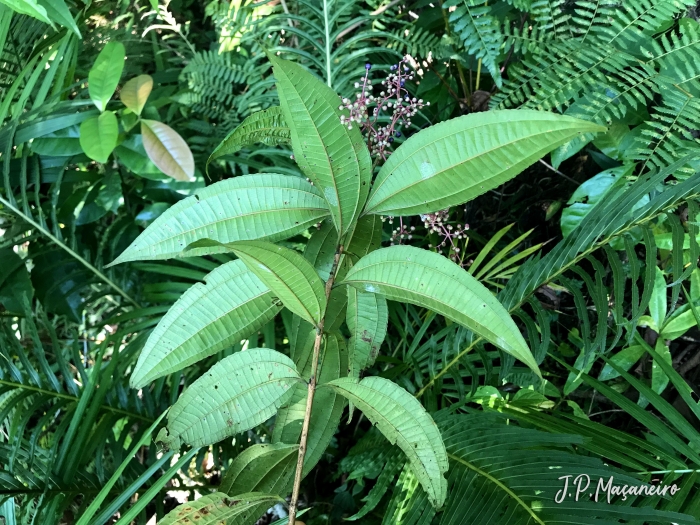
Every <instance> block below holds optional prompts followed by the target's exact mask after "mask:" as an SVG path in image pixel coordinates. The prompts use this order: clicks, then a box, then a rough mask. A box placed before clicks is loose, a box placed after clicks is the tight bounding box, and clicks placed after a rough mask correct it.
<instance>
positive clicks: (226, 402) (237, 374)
mask: <svg viewBox="0 0 700 525" xmlns="http://www.w3.org/2000/svg"><path fill="white" fill-rule="evenodd" d="M297 381H301V377H299V374H298V372H297V370H296V367H295V366H294V363H293V362H292V360H291V359H289V358H288V357H287V356H285V355H284V354H281V353H280V352H277V351H275V350H270V349H268V348H252V349H250V350H245V351H241V352H237V353H235V354H233V355H231V356H229V357H226V358H224V359H222V360H221V361H219V362H218V363H216V364H215V365H214V366H212V367H211V368H210V369H209V371H208V372H205V373H204V375H203V376H202V377H200V378H199V379H197V381H195V382H194V383H192V385H190V387H189V388H188V389H187V390H185V393H184V394H182V395H181V396H180V398H179V399H178V400H177V403H175V404H174V405H173V407H172V408H171V409H170V412H169V413H168V426H167V430H166V429H162V430H161V432H160V433H159V434H158V438H157V440H158V441H162V442H163V443H164V444H165V445H166V446H167V447H168V448H170V449H173V450H179V449H180V444H181V442H183V441H184V442H185V443H186V444H188V445H190V446H192V447H199V446H202V445H210V444H212V443H216V442H217V441H221V440H222V439H224V438H226V437H228V436H233V435H235V434H238V433H239V432H243V431H245V430H249V429H251V428H253V427H255V426H257V425H259V424H260V423H264V422H265V421H267V420H268V419H269V418H271V417H272V416H273V415H275V413H276V412H277V409H278V408H279V407H280V406H282V405H283V404H284V403H286V402H287V401H288V400H289V398H290V397H291V395H292V387H293V386H294V385H295V383H296V382H297Z"/></svg>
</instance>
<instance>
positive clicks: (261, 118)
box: [207, 106, 291, 168]
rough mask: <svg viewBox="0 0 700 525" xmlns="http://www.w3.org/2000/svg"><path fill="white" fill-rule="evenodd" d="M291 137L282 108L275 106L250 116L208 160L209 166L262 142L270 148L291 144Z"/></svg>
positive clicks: (222, 142) (227, 137)
mask: <svg viewBox="0 0 700 525" xmlns="http://www.w3.org/2000/svg"><path fill="white" fill-rule="evenodd" d="M290 141H291V135H290V131H289V127H288V126H287V123H286V122H285V121H284V115H283V114H282V108H280V107H279V106H274V107H271V108H268V109H264V110H262V111H257V112H256V113H253V114H252V115H250V116H248V117H247V118H246V119H245V120H244V121H243V122H241V124H240V125H239V126H238V127H237V128H236V129H234V130H233V131H231V133H229V134H228V135H226V138H225V139H224V140H222V141H221V143H220V144H219V145H218V146H217V147H216V149H215V150H214V151H213V152H212V154H211V155H210V156H209V159H208V160H207V168H209V164H210V163H211V162H212V161H214V160H216V159H218V158H220V157H223V156H224V155H233V154H234V153H236V152H237V151H239V150H240V149H241V148H244V147H246V146H252V145H253V144H256V143H258V142H262V143H263V144H266V145H268V146H277V145H278V144H289V142H290Z"/></svg>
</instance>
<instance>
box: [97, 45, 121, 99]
mask: <svg viewBox="0 0 700 525" xmlns="http://www.w3.org/2000/svg"><path fill="white" fill-rule="evenodd" d="M124 55H125V50H124V45H123V44H122V43H121V42H107V43H106V44H105V47H103V48H102V51H100V54H99V55H97V58H96V59H95V63H94V64H93V65H92V68H91V69H90V73H88V92H89V93H90V98H91V99H92V101H93V102H94V103H95V106H97V109H99V110H100V111H104V110H105V109H106V108H107V102H109V100H110V99H111V98H112V95H114V90H115V89H117V84H119V78H120V77H121V76H122V70H123V69H124Z"/></svg>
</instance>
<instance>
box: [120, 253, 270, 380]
mask: <svg viewBox="0 0 700 525" xmlns="http://www.w3.org/2000/svg"><path fill="white" fill-rule="evenodd" d="M205 281H206V284H201V283H197V284H195V285H194V286H192V287H191V288H190V289H188V290H187V291H186V292H185V293H184V294H182V296H181V297H180V298H179V299H178V300H177V302H176V303H175V304H174V305H173V306H172V307H171V308H170V310H168V313H167V314H165V316H163V318H162V319H161V320H160V322H159V323H158V326H156V328H155V330H153V332H151V335H150V337H149V338H148V341H146V345H145V346H144V348H143V350H142V352H141V355H140V356H139V360H138V363H137V364H136V368H135V369H134V371H133V372H132V374H131V386H132V387H134V388H142V387H144V386H146V385H147V384H148V383H150V382H151V381H153V380H154V379H157V378H158V377H161V376H164V375H167V374H171V373H173V372H176V371H178V370H181V369H182V368H184V367H186V366H189V365H191V364H193V363H196V362H197V361H199V360H200V359H204V358H205V357H208V356H210V355H212V354H214V353H216V352H218V351H219V350H224V349H226V348H228V347H230V346H231V345H233V344H235V343H238V342H239V341H241V339H243V338H244V337H246V336H248V335H249V334H251V333H253V332H255V331H257V330H259V329H260V328H261V327H262V326H263V325H265V324H266V323H267V322H269V321H270V320H272V319H273V318H274V317H275V315H277V313H278V312H279V311H280V310H281V309H282V307H281V306H278V305H277V304H276V301H275V299H274V296H273V294H272V292H270V290H269V289H268V288H267V287H266V286H265V285H264V284H263V283H262V282H261V281H260V279H258V278H257V277H256V276H255V274H253V273H252V272H251V271H249V270H248V269H247V268H246V266H245V264H243V261H232V262H229V263H226V264H223V265H221V266H219V267H218V268H217V269H216V270H214V271H213V272H211V273H210V274H209V275H207V276H206V277H205Z"/></svg>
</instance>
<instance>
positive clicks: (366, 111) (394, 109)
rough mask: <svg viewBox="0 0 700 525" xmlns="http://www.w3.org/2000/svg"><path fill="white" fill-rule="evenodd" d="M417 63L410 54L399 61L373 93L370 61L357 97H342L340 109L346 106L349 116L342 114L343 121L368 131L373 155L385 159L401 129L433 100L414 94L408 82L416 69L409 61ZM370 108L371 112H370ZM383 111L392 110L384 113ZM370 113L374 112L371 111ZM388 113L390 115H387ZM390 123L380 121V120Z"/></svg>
mask: <svg viewBox="0 0 700 525" xmlns="http://www.w3.org/2000/svg"><path fill="white" fill-rule="evenodd" d="M412 63H415V61H414V60H413V58H412V57H411V56H410V55H406V56H405V57H404V58H403V59H402V60H401V61H400V62H399V63H398V64H394V65H392V66H391V68H390V69H389V74H388V75H387V77H386V78H385V79H384V80H382V81H381V87H380V88H379V90H378V91H379V93H374V91H375V89H374V87H375V86H374V85H373V84H372V80H371V79H370V78H369V71H370V69H372V65H371V64H366V65H365V75H364V77H363V78H361V79H360V81H359V82H356V83H355V88H356V89H360V92H359V93H357V94H356V96H355V100H354V101H353V100H351V99H348V98H344V99H343V105H342V106H340V109H341V110H342V109H347V110H348V111H349V112H350V115H349V116H347V117H346V116H344V115H343V116H341V117H340V121H341V122H342V123H343V124H345V125H347V126H348V128H349V129H352V125H353V123H356V124H357V125H358V126H360V130H361V131H362V132H363V133H364V134H365V135H366V137H367V143H368V146H369V149H370V153H371V154H372V156H373V157H375V158H377V159H381V160H382V161H385V160H386V159H387V157H388V156H389V155H390V154H391V151H389V146H390V145H391V143H392V142H394V140H395V139H396V138H398V137H400V136H401V130H402V129H403V128H405V127H409V126H410V125H411V119H412V118H413V117H414V116H415V114H416V113H417V112H418V110H420V109H421V108H422V107H424V106H429V105H430V102H423V100H422V99H417V98H416V97H411V95H410V93H409V92H408V90H407V89H406V88H405V84H406V82H408V81H411V80H413V78H414V75H415V74H414V72H413V70H412V68H410V67H409V65H408V64H412ZM370 110H371V112H370ZM383 112H390V113H389V114H388V115H384V114H383ZM370 113H371V115H370ZM387 117H388V118H387ZM380 120H382V122H385V121H387V120H388V123H387V124H385V125H380V124H379V121H380Z"/></svg>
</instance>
